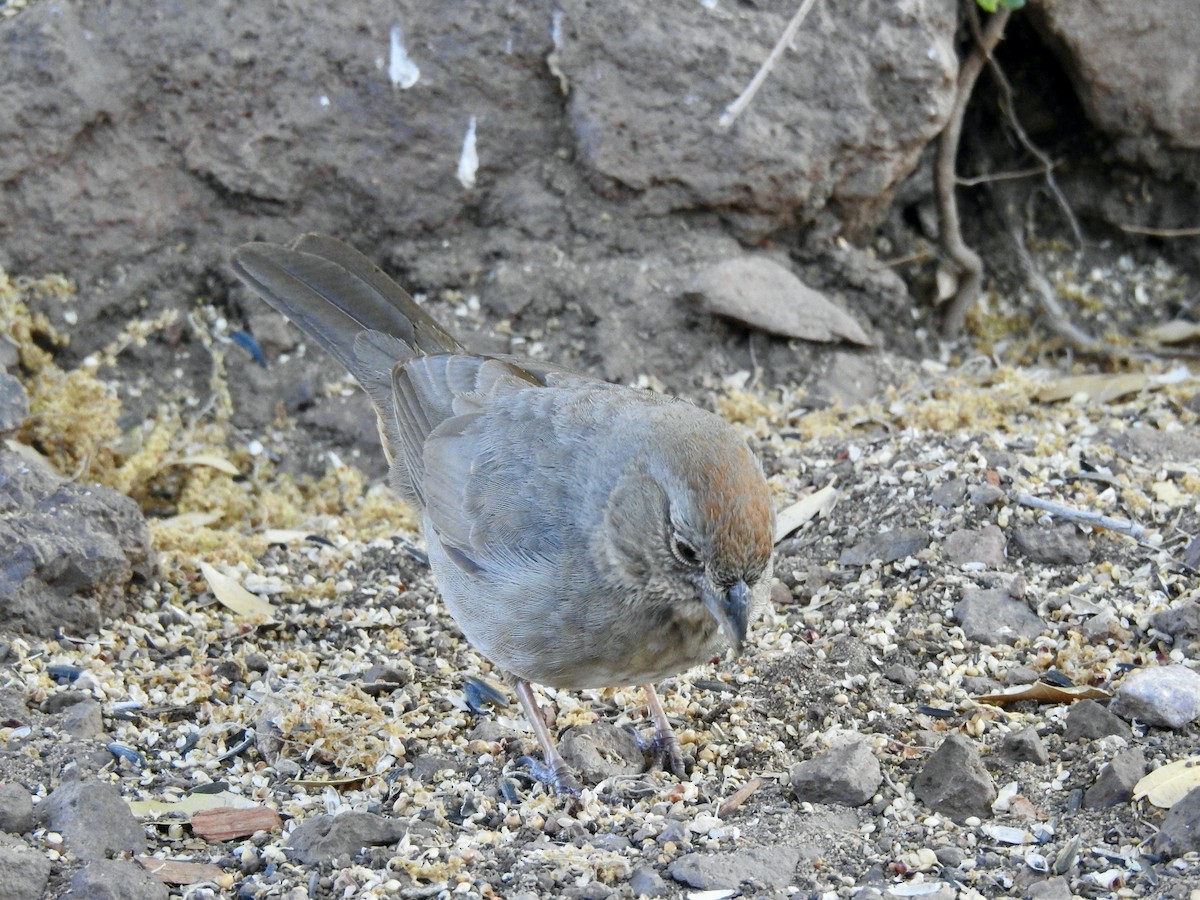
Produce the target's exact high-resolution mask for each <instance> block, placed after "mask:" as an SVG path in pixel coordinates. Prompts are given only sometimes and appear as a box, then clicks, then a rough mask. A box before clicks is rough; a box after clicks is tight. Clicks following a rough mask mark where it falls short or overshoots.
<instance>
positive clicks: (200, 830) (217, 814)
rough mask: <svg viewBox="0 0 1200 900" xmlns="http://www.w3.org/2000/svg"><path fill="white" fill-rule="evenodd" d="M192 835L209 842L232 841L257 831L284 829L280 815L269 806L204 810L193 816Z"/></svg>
mask: <svg viewBox="0 0 1200 900" xmlns="http://www.w3.org/2000/svg"><path fill="white" fill-rule="evenodd" d="M191 826H192V833H193V834H198V835H199V836H200V837H202V838H204V839H205V840H207V841H232V840H233V839H235V838H240V837H249V836H250V835H252V834H254V833H255V832H256V831H276V830H278V829H280V828H282V827H283V820H282V819H281V818H279V813H277V812H275V810H273V809H271V808H270V807H269V806H255V807H253V808H249V809H233V808H232V807H224V808H222V809H202V810H201V811H200V812H198V813H196V814H195V815H194V816H192V821H191Z"/></svg>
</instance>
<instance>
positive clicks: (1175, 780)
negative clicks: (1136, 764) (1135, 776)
mask: <svg viewBox="0 0 1200 900" xmlns="http://www.w3.org/2000/svg"><path fill="white" fill-rule="evenodd" d="M1198 786H1200V756H1189V757H1187V759H1177V760H1175V762H1173V763H1167V764H1166V765H1165V766H1159V767H1158V768H1157V769H1155V770H1154V771H1153V772H1151V773H1149V774H1148V775H1146V776H1145V777H1144V778H1143V779H1142V780H1141V781H1139V782H1138V783H1137V784H1135V785H1134V786H1133V799H1134V800H1141V799H1142V798H1143V797H1145V798H1146V799H1147V800H1149V801H1150V802H1151V803H1153V804H1154V805H1155V806H1158V807H1161V808H1162V809H1170V808H1171V807H1172V806H1174V805H1175V804H1176V803H1178V802H1179V801H1180V800H1182V799H1183V798H1184V795H1185V794H1187V793H1188V792H1189V791H1190V790H1191V789H1192V788H1194V787H1198Z"/></svg>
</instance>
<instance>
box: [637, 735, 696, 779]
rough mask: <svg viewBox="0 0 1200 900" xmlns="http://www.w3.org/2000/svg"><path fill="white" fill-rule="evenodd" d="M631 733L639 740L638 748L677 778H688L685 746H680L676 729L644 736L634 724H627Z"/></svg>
mask: <svg viewBox="0 0 1200 900" xmlns="http://www.w3.org/2000/svg"><path fill="white" fill-rule="evenodd" d="M627 728H628V730H629V733H630V734H631V735H633V739H634V741H636V742H637V745H638V749H639V750H641V751H642V753H644V754H645V755H646V756H648V757H650V758H651V759H652V760H653V761H654V762H656V763H658V764H659V765H660V766H662V768H663V770H664V771H667V772H670V773H671V774H672V775H674V776H675V777H676V778H687V777H688V771H687V764H686V762H685V761H684V758H683V748H682V747H680V746H679V738H677V737H676V736H675V732H674V731H655V732H654V735H653V736H652V737H648V738H645V737H642V736H641V734H640V733H638V730H637V729H636V728H634V727H633V726H632V725H629V726H627Z"/></svg>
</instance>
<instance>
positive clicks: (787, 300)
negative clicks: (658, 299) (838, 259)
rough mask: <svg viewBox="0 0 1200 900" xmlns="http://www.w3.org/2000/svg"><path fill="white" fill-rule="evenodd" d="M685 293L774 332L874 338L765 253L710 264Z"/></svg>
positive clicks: (857, 340) (860, 340)
mask: <svg viewBox="0 0 1200 900" xmlns="http://www.w3.org/2000/svg"><path fill="white" fill-rule="evenodd" d="M685 295H686V296H688V297H691V298H693V299H697V300H699V301H700V302H701V304H702V305H703V306H704V308H705V309H707V310H708V311H709V312H711V313H713V314H714V315H718V316H723V317H724V318H727V319H733V320H734V321H737V322H742V323H744V324H746V325H750V326H752V327H754V328H759V329H762V330H763V331H766V332H769V333H771V334H778V335H781V336H783V337H789V338H798V339H800V340H805V341H823V342H828V341H836V340H839V339H841V340H846V341H850V342H851V343H854V344H861V345H862V346H864V347H869V346H871V343H872V342H871V339H870V338H869V337H867V333H866V332H865V331H863V329H862V326H861V325H859V324H858V322H856V321H855V320H854V318H853V317H852V316H851V315H850V314H849V313H846V312H844V311H843V310H842V309H840V308H839V307H837V306H835V305H834V304H833V303H831V302H830V301H829V300H828V299H827V298H826V297H825V295H824V294H822V293H821V292H820V291H816V290H813V289H812V288H810V287H809V286H808V285H806V284H805V283H804V282H803V281H801V280H800V279H799V278H797V277H796V276H795V275H793V274H792V272H791V270H789V269H787V268H785V267H784V266H781V265H780V264H779V263H777V262H775V261H774V260H772V259H768V258H767V257H765V256H742V257H738V258H735V259H727V260H724V261H723V262H719V263H716V264H715V265H712V266H709V267H708V268H707V269H705V270H704V271H703V272H701V273H700V274H699V275H698V276H697V277H696V278H695V280H694V281H693V282H692V284H691V286H690V287H689V288H688V290H687V291H686V293H685Z"/></svg>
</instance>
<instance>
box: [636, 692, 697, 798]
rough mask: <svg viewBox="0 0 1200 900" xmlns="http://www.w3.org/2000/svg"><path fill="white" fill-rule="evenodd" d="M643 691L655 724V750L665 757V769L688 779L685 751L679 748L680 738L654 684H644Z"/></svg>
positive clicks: (678, 776) (676, 775) (677, 776)
mask: <svg viewBox="0 0 1200 900" xmlns="http://www.w3.org/2000/svg"><path fill="white" fill-rule="evenodd" d="M642 690H643V691H645V692H646V708H647V709H649V710H650V719H651V720H652V721H653V722H654V748H655V749H656V750H657V751H658V752H659V753H661V754H662V755H663V759H664V761H665V762H666V766H665V768H668V769H670V770H671V772H672V774H674V775H675V777H676V778H686V777H687V769H686V768H685V767H684V764H683V749H682V748H681V747H680V746H679V738H677V737H676V736H675V729H674V728H672V727H671V721H670V720H669V719H668V718H667V713H666V711H665V710H664V709H663V708H662V703H660V702H659V699H658V693H657V692H656V691H655V690H654V685H652V684H643V685H642Z"/></svg>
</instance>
